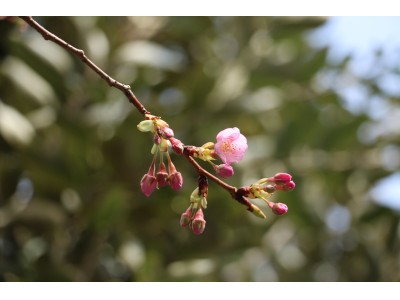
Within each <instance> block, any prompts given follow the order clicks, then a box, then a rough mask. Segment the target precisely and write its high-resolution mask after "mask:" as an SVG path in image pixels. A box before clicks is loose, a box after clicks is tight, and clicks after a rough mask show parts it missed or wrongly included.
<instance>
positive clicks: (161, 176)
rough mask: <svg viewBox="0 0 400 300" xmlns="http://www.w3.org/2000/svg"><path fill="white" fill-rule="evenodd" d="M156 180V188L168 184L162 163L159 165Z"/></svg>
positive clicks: (165, 170)
mask: <svg viewBox="0 0 400 300" xmlns="http://www.w3.org/2000/svg"><path fill="white" fill-rule="evenodd" d="M156 178H157V184H158V186H165V185H166V184H167V183H168V173H167V168H166V167H165V164H164V162H162V163H161V164H160V166H159V168H158V172H157V174H156Z"/></svg>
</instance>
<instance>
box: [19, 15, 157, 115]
mask: <svg viewBox="0 0 400 300" xmlns="http://www.w3.org/2000/svg"><path fill="white" fill-rule="evenodd" d="M20 18H21V19H22V20H24V21H25V22H26V23H28V24H29V25H30V26H31V27H32V28H34V29H35V30H36V31H37V32H39V33H40V34H41V35H42V36H43V38H44V39H45V40H49V41H52V42H53V43H56V44H57V45H59V46H61V47H62V48H64V49H65V50H67V51H68V52H70V53H72V54H73V55H76V56H77V57H79V58H80V60H82V62H83V63H84V64H86V65H87V66H88V67H89V68H91V69H92V70H93V71H95V72H96V73H97V74H98V75H99V76H100V77H101V78H103V79H104V80H105V81H106V82H107V83H108V85H110V86H112V87H114V88H116V89H118V90H120V91H121V92H123V93H124V94H125V96H126V97H127V98H128V100H129V102H130V103H132V104H133V105H134V106H135V107H136V109H137V110H138V111H139V112H140V113H141V114H142V115H145V114H150V112H149V111H148V110H147V109H146V108H145V107H144V106H143V104H142V103H140V101H139V100H138V99H137V98H136V96H135V94H134V93H133V92H132V90H131V87H130V86H129V85H126V84H122V83H120V82H118V81H117V80H115V79H114V78H112V77H111V76H110V75H108V74H107V73H106V72H104V71H103V70H102V69H100V68H99V67H98V66H97V65H96V64H94V63H93V62H92V61H91V60H90V59H89V58H87V56H86V55H85V52H84V51H83V50H81V49H78V48H75V47H73V46H71V45H70V44H68V43H67V42H65V41H64V40H62V39H60V38H59V37H58V36H56V35H55V34H53V33H51V32H49V31H48V30H47V29H45V28H44V27H43V26H41V25H40V24H39V23H37V22H36V21H35V20H34V19H33V18H32V17H20Z"/></svg>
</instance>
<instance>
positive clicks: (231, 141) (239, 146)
mask: <svg viewBox="0 0 400 300" xmlns="http://www.w3.org/2000/svg"><path fill="white" fill-rule="evenodd" d="M214 148H215V151H216V152H217V154H218V156H219V157H220V158H221V160H222V161H223V162H224V163H225V164H227V165H230V164H231V163H233V162H239V161H240V160H242V159H243V156H244V153H245V152H246V150H247V139H246V138H245V136H244V135H243V134H241V133H240V130H239V129H238V128H236V127H235V128H227V129H225V130H222V131H221V132H220V133H218V135H217V143H216V144H215V146H214Z"/></svg>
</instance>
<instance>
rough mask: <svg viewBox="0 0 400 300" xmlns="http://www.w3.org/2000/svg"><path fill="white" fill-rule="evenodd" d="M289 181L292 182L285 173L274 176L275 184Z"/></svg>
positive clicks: (290, 177)
mask: <svg viewBox="0 0 400 300" xmlns="http://www.w3.org/2000/svg"><path fill="white" fill-rule="evenodd" d="M290 180H292V176H291V175H290V174H287V173H277V174H275V176H274V181H275V182H276V183H281V182H282V183H283V182H289V181H290Z"/></svg>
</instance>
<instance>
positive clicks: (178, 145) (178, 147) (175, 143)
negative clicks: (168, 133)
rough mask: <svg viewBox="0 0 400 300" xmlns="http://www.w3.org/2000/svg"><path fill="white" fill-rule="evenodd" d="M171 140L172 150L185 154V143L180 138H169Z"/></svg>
mask: <svg viewBox="0 0 400 300" xmlns="http://www.w3.org/2000/svg"><path fill="white" fill-rule="evenodd" d="M169 141H170V143H171V147H172V150H174V151H175V153H176V154H179V155H181V154H183V143H182V142H181V141H180V140H178V139H176V138H173V137H172V138H170V139H169Z"/></svg>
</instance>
